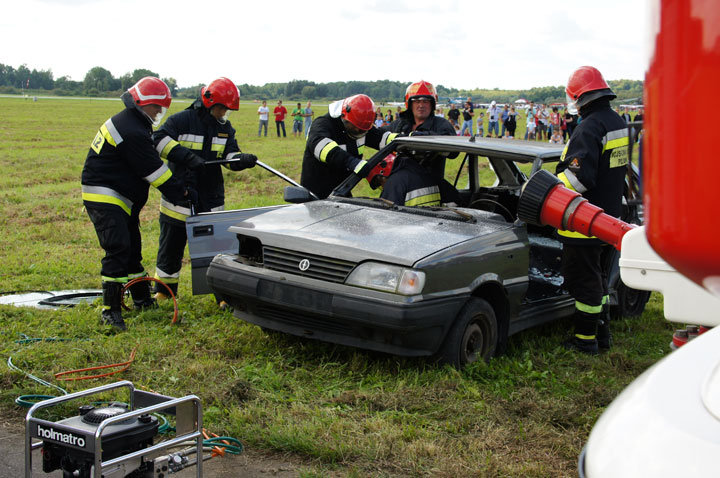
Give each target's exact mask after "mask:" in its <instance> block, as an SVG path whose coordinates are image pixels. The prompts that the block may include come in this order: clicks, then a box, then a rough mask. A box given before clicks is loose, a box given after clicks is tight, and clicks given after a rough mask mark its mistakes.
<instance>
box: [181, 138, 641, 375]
mask: <svg viewBox="0 0 720 478" xmlns="http://www.w3.org/2000/svg"><path fill="white" fill-rule="evenodd" d="M562 150H563V146H562V145H555V144H546V143H539V142H528V141H518V140H502V139H490V138H487V139H486V138H476V137H452V136H419V137H413V136H410V137H401V138H397V139H396V140H395V141H393V142H392V143H391V144H389V145H388V146H387V147H385V148H383V149H382V150H380V151H379V152H378V153H377V154H375V155H374V156H373V157H372V158H371V159H370V160H369V163H370V166H371V167H372V166H374V165H376V164H378V163H379V162H380V161H381V160H382V159H383V158H384V157H386V156H387V155H388V154H390V153H395V154H397V155H402V156H405V157H410V158H413V159H414V160H416V161H417V162H419V163H421V164H428V162H432V163H433V164H435V165H437V164H438V163H440V164H445V178H446V179H447V180H448V182H449V183H450V184H451V185H452V186H453V187H454V189H455V190H456V191H457V194H456V195H455V201H454V203H453V204H445V205H443V206H438V207H412V206H398V205H395V204H393V203H391V202H389V201H386V200H384V199H381V198H379V197H377V196H378V191H372V190H371V189H370V188H369V187H368V185H367V182H366V181H364V180H361V179H360V178H358V177H356V176H355V175H349V177H348V178H347V179H346V180H345V181H344V182H343V183H342V184H341V185H339V186H338V187H337V188H336V189H335V191H333V194H331V195H330V196H329V197H328V198H327V199H323V200H317V199H314V198H313V197H312V196H311V195H310V193H309V192H308V191H307V190H304V189H303V188H301V187H297V186H295V187H292V186H290V187H287V188H286V189H285V200H286V201H287V202H288V203H290V204H281V205H276V206H270V207H264V208H251V209H240V210H231V211H221V212H211V213H202V214H199V215H197V216H192V217H190V218H188V221H187V231H188V238H189V248H190V255H191V263H192V274H193V292H194V293H196V294H201V293H209V292H213V293H214V294H215V295H216V296H217V297H218V298H219V299H222V300H225V301H226V302H227V303H229V304H230V305H231V306H232V307H233V309H234V312H233V313H234V315H235V316H236V317H237V318H239V319H242V320H244V321H247V322H249V323H252V324H256V325H258V326H260V327H262V328H263V329H265V330H271V331H279V332H284V333H287V334H292V335H296V336H300V337H305V338H309V339H317V340H322V341H326V342H331V343H336V344H342V345H348V346H353V347H359V348H362V349H368V350H375V351H381V352H386V353H390V354H396V355H400V356H411V357H434V358H435V359H437V360H438V361H440V362H443V363H448V364H451V365H454V366H457V367H462V366H464V365H466V364H468V363H471V362H474V361H476V360H489V359H490V357H492V356H493V355H496V354H499V353H502V351H503V350H504V349H505V348H506V346H507V341H508V337H509V336H510V335H512V334H515V333H517V332H520V331H522V330H525V329H527V328H529V327H533V326H537V325H539V324H542V323H545V322H548V321H552V320H557V319H560V318H563V317H569V316H570V315H571V314H572V313H573V309H574V301H573V299H572V298H571V297H570V296H569V295H568V293H567V292H566V291H565V290H564V289H563V287H562V286H563V278H562V275H561V274H560V258H561V252H562V244H561V243H560V242H559V241H558V240H557V239H556V237H555V231H554V229H552V228H551V227H538V226H533V225H528V224H526V223H524V222H522V221H520V220H518V219H517V204H518V197H519V195H520V192H521V190H522V187H523V185H524V184H525V182H526V181H527V179H528V178H529V177H530V176H531V175H532V173H534V172H535V171H537V170H539V169H540V168H547V169H550V170H552V171H554V167H555V164H554V163H557V162H558V161H559V160H560V156H561V154H562ZM626 206H627V207H626V209H627V212H628V215H630V216H633V217H639V216H641V213H640V212H639V211H638V210H637V208H640V207H641V206H639V205H633V204H629V203H627V202H626ZM611 288H612V292H611V307H612V308H613V310H614V311H615V315H622V314H623V313H627V312H630V313H633V314H637V313H639V312H642V308H644V305H645V302H646V301H647V297H645V298H644V299H643V297H638V296H637V294H632V293H629V292H628V289H627V288H626V287H624V286H623V285H622V283H621V282H620V279H619V274H618V273H617V271H615V272H614V274H613V277H612V280H611ZM623 291H624V292H623ZM624 297H629V298H630V299H629V300H628V302H629V307H631V308H632V309H633V310H624V309H623V308H624V307H625V305H624V299H623V298H624Z"/></svg>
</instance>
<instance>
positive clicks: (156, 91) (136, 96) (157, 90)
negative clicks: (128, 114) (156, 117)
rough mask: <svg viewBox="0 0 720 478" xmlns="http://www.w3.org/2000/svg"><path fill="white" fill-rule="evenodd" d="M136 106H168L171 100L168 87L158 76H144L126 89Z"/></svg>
mask: <svg viewBox="0 0 720 478" xmlns="http://www.w3.org/2000/svg"><path fill="white" fill-rule="evenodd" d="M128 93H130V96H132V98H133V101H134V102H135V104H136V105H137V106H145V105H160V106H162V107H163V108H169V107H170V102H171V101H172V95H170V88H168V85H166V84H165V82H164V81H162V80H161V79H160V78H155V77H154V76H146V77H145V78H142V79H140V80H139V81H138V82H137V83H135V84H134V85H132V86H131V87H130V88H129V89H128Z"/></svg>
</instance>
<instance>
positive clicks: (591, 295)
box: [562, 244, 615, 347]
mask: <svg viewBox="0 0 720 478" xmlns="http://www.w3.org/2000/svg"><path fill="white" fill-rule="evenodd" d="M614 254H615V252H614V250H613V248H612V247H611V246H609V245H598V244H592V245H574V244H573V245H571V244H563V254H562V274H563V277H564V278H565V281H564V284H563V285H564V287H565V289H567V291H568V292H569V293H570V295H571V296H572V297H573V298H574V299H575V314H574V315H573V325H574V327H575V334H574V335H575V339H577V340H580V341H583V342H584V343H586V344H589V343H590V342H592V343H593V344H595V347H597V330H598V325H600V324H601V319H603V318H604V315H603V304H605V303H607V294H608V284H607V281H608V275H609V272H610V266H611V265H612V260H613V258H614ZM608 315H609V314H608ZM603 325H605V323H604V322H603ZM608 334H609V330H608Z"/></svg>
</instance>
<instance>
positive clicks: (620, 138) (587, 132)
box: [556, 66, 628, 354]
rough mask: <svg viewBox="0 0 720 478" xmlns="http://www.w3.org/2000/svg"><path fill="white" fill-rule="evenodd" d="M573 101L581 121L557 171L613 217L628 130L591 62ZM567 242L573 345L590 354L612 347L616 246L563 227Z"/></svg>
mask: <svg viewBox="0 0 720 478" xmlns="http://www.w3.org/2000/svg"><path fill="white" fill-rule="evenodd" d="M565 92H566V94H567V100H568V106H575V107H577V109H578V112H579V114H580V117H581V118H582V121H581V122H580V123H579V124H578V125H577V126H576V128H575V130H574V131H573V134H572V136H571V137H570V140H569V141H568V144H567V145H566V147H565V151H563V154H562V156H561V160H560V163H558V166H557V170H556V174H557V175H558V178H560V179H561V180H562V181H563V183H564V184H565V186H566V187H568V188H570V189H572V190H574V191H577V192H579V193H580V194H582V195H583V197H585V198H586V199H587V200H588V201H590V202H591V203H592V204H594V205H596V206H598V207H601V208H602V209H604V210H605V212H606V213H607V214H609V215H611V216H615V217H619V216H620V215H621V213H622V196H623V185H624V177H625V172H626V168H627V164H628V153H627V147H628V129H627V125H626V124H625V122H624V121H623V119H622V118H621V117H620V116H619V115H618V114H617V113H616V112H615V111H613V110H612V108H611V107H610V100H612V99H614V98H615V94H614V93H613V92H612V90H611V89H610V87H609V86H608V84H607V82H606V81H605V79H604V78H603V76H602V74H601V73H600V72H599V71H598V70H597V69H596V68H594V67H592V66H582V67H580V68H578V69H577V70H575V71H574V72H573V74H572V75H571V76H570V79H569V80H568V84H567V87H566V88H565ZM558 235H559V237H560V240H561V242H562V243H563V253H562V272H563V276H564V279H565V281H564V287H565V288H566V289H567V290H568V292H569V293H570V295H571V296H572V297H573V298H574V299H575V313H574V315H573V325H574V329H575V331H574V335H573V336H572V337H571V338H570V339H568V340H567V341H566V342H564V345H565V346H566V347H568V348H571V349H575V350H578V351H580V352H584V353H588V354H597V353H598V349H599V348H602V349H608V348H610V346H611V342H612V340H611V336H610V329H609V319H610V314H609V305H608V274H609V272H610V266H611V264H612V262H613V259H614V254H615V250H614V249H613V247H612V246H609V245H607V244H605V243H603V242H602V241H600V240H599V239H597V238H594V237H587V236H584V235H582V234H579V233H575V232H569V231H563V230H558Z"/></svg>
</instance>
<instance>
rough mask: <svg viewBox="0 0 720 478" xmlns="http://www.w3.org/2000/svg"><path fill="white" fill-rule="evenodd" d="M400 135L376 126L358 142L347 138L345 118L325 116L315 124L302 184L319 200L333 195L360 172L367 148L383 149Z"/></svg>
mask: <svg viewBox="0 0 720 478" xmlns="http://www.w3.org/2000/svg"><path fill="white" fill-rule="evenodd" d="M396 136H397V134H393V133H391V132H389V131H382V130H380V129H378V128H375V127H374V126H373V127H372V128H370V130H368V132H367V134H366V135H365V136H363V137H361V138H359V139H353V138H351V137H350V136H348V135H347V133H346V132H345V128H344V127H343V123H342V118H340V117H337V118H334V117H332V116H331V115H330V113H326V114H324V115H323V116H321V117H319V118H318V119H316V120H315V121H313V123H312V126H311V127H310V131H309V133H308V137H307V142H306V143H305V154H304V155H303V163H302V173H301V176H300V184H302V185H303V186H304V187H305V188H307V189H309V190H310V191H312V192H313V193H314V194H315V195H316V196H317V197H319V198H320V199H324V198H326V197H328V196H329V195H330V193H331V192H332V191H333V189H335V188H336V187H337V186H338V185H339V184H340V183H341V182H343V181H344V180H345V178H347V176H348V173H350V172H351V171H355V169H356V168H357V169H358V170H357V171H355V172H356V173H358V172H359V171H360V169H361V168H362V166H364V161H360V162H359V163H358V161H357V160H358V159H360V160H362V156H363V152H364V149H365V146H366V145H367V146H369V147H371V148H373V149H381V148H383V147H385V146H386V145H387V144H388V143H390V142H391V141H392V140H393V139H394V138H395V137H396Z"/></svg>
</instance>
